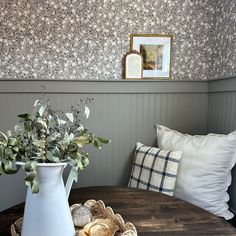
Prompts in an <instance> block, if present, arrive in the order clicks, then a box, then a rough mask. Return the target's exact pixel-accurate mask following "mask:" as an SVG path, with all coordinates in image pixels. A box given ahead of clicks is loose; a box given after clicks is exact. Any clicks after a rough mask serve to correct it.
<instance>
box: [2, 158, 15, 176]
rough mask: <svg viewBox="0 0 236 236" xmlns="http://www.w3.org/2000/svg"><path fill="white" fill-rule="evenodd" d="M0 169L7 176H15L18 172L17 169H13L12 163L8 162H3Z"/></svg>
mask: <svg viewBox="0 0 236 236" xmlns="http://www.w3.org/2000/svg"><path fill="white" fill-rule="evenodd" d="M2 169H3V172H4V173H5V174H8V175H11V174H15V173H16V172H17V171H18V169H14V168H13V163H12V161H10V160H5V162H4V163H3V165H2Z"/></svg>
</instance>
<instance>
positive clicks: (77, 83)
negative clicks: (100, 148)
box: [0, 80, 208, 94]
mask: <svg viewBox="0 0 236 236" xmlns="http://www.w3.org/2000/svg"><path fill="white" fill-rule="evenodd" d="M42 87H44V89H43V88H42ZM42 91H44V93H52V94H53V93H60V94H61V93H69V94H73V93H75V94H85V93H86V94H149V93H207V92H208V83H207V82H206V81H182V80H178V81H175V80H168V81H167V80H164V81H160V80H158V81H153V80H145V81H143V80H142V81H129V80H121V81H114V80H113V81H99V80H92V81H91V80H87V81H85V80H47V81H45V80H0V93H1V94H4V93H8V94H9V93H41V92H42Z"/></svg>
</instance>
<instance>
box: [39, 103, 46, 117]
mask: <svg viewBox="0 0 236 236" xmlns="http://www.w3.org/2000/svg"><path fill="white" fill-rule="evenodd" d="M45 110H46V107H45V106H40V108H39V115H40V116H41V117H42V116H43V114H44V112H45Z"/></svg>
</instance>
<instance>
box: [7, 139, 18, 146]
mask: <svg viewBox="0 0 236 236" xmlns="http://www.w3.org/2000/svg"><path fill="white" fill-rule="evenodd" d="M17 144H18V141H17V139H16V138H13V137H11V138H9V139H8V145H10V146H16V145H17Z"/></svg>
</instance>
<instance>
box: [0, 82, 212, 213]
mask: <svg viewBox="0 0 236 236" xmlns="http://www.w3.org/2000/svg"><path fill="white" fill-rule="evenodd" d="M9 83H13V84H14V82H13V81H12V82H10V81H9ZM28 83H29V84H28V85H27V86H29V88H30V87H31V89H32V90H33V85H32V84H34V83H35V82H30V81H28ZM67 83H68V82H64V84H65V86H64V88H65V92H63V91H62V89H63V86H60V90H59V91H60V92H58V93H56V88H57V87H55V88H54V89H55V91H54V90H53V91H51V90H50V91H51V92H50V91H48V93H46V97H47V98H49V99H50V100H51V103H52V104H53V106H54V107H55V108H57V109H61V110H64V111H66V110H68V109H69V108H70V106H71V105H73V104H76V103H77V102H78V101H79V100H80V99H81V98H86V97H88V96H89V97H94V98H95V101H94V102H93V104H91V105H90V108H91V115H90V118H89V119H88V120H84V119H83V120H84V125H85V126H87V127H89V128H90V130H91V131H94V132H95V133H96V134H97V135H102V136H106V137H108V138H110V139H111V140H112V142H111V144H109V145H105V146H104V148H103V149H102V150H100V151H99V150H97V149H95V148H92V147H90V148H88V152H89V154H90V165H89V166H88V167H87V168H86V169H85V170H84V171H80V172H79V181H78V183H77V184H75V185H74V187H80V186H81V187H82V186H93V185H126V184H127V181H128V177H129V174H130V168H131V165H132V159H133V150H134V148H135V143H136V142H137V141H140V142H143V143H144V144H146V145H156V134H155V128H154V125H155V124H162V125H167V126H169V127H171V128H175V129H178V130H180V131H182V132H188V133H192V134H193V133H197V134H205V133H206V125H207V105H208V95H207V92H206V88H207V87H206V86H205V85H204V86H203V84H202V83H206V82H199V83H198V82H192V83H193V84H195V91H194V92H193V91H192V93H191V92H189V88H190V87H189V86H187V87H186V88H185V89H183V88H184V87H185V84H184V82H181V83H173V84H172V83H171V82H167V83H165V84H164V85H163V83H159V82H156V85H155V86H158V84H159V88H158V89H157V92H155V91H154V89H151V92H150V91H149V92H148V93H146V92H145V91H144V92H143V93H141V88H139V89H137V93H134V90H133V92H132V93H130V94H129V93H127V91H129V90H131V89H133V88H131V87H129V86H135V84H136V82H134V83H133V84H132V83H131V84H130V83H127V86H128V88H126V91H125V92H124V93H122V89H123V87H122V86H123V84H121V85H120V84H119V83H117V82H115V83H113V86H114V87H115V86H117V88H116V91H113V92H114V93H109V89H110V85H108V83H109V82H108V83H104V84H103V86H104V87H103V88H102V91H101V90H98V92H97V93H96V92H95V88H96V85H97V83H91V82H90V86H91V87H89V86H87V85H86V86H85V87H86V88H85V87H83V86H82V88H83V89H82V90H81V87H80V83H79V82H77V83H76V82H73V86H74V87H76V91H75V90H74V91H73V92H72V93H70V92H69V89H68V84H67ZM100 83H101V82H100ZM110 83H111V82H110ZM148 83H149V82H146V83H143V86H144V90H145V88H147V86H150V85H148ZM151 83H152V82H151ZM186 83H188V82H186ZM55 84H57V83H55ZM10 85H12V84H10ZM62 85H63V84H62ZM182 85H184V86H182ZM50 86H51V85H50ZM55 86H56V85H55ZM162 86H163V90H162ZM166 86H167V87H166ZM191 86H192V85H191ZM198 86H199V87H198ZM10 87H11V86H9V84H8V88H10ZM13 87H14V85H13ZM11 89H12V88H11ZM20 89H21V88H20ZM47 89H48V88H46V91H47ZM52 89H53V88H52ZM9 90H10V89H9ZM9 90H8V89H7V87H5V88H4V89H3V87H1V82H0V110H1V116H0V130H3V131H6V130H8V129H12V128H13V126H14V124H15V123H16V122H17V119H16V115H17V114H19V113H23V112H30V111H31V110H32V106H33V101H34V100H35V99H37V98H39V97H40V96H41V94H40V93H37V90H36V91H34V93H30V92H29V91H30V90H28V93H24V91H23V92H22V91H21V92H20V93H17V87H16V86H15V87H14V91H12V90H11V91H9ZM32 90H31V91H32ZM89 90H90V91H93V92H92V93H90V92H89ZM168 90H169V91H175V92H168ZM9 92H10V93H9ZM67 171H68V170H67ZM0 181H1V182H0V187H1V189H5V190H4V191H1V194H0V211H1V210H3V209H5V208H8V207H10V206H12V205H14V204H17V203H19V202H22V201H23V200H24V197H25V188H24V187H23V186H24V185H23V178H19V177H17V176H4V177H2V176H1V177H0ZM16 188H18V189H19V190H18V191H17V192H18V194H17V195H16V191H15V189H16ZM13 195H14V197H11V196H13Z"/></svg>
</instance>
